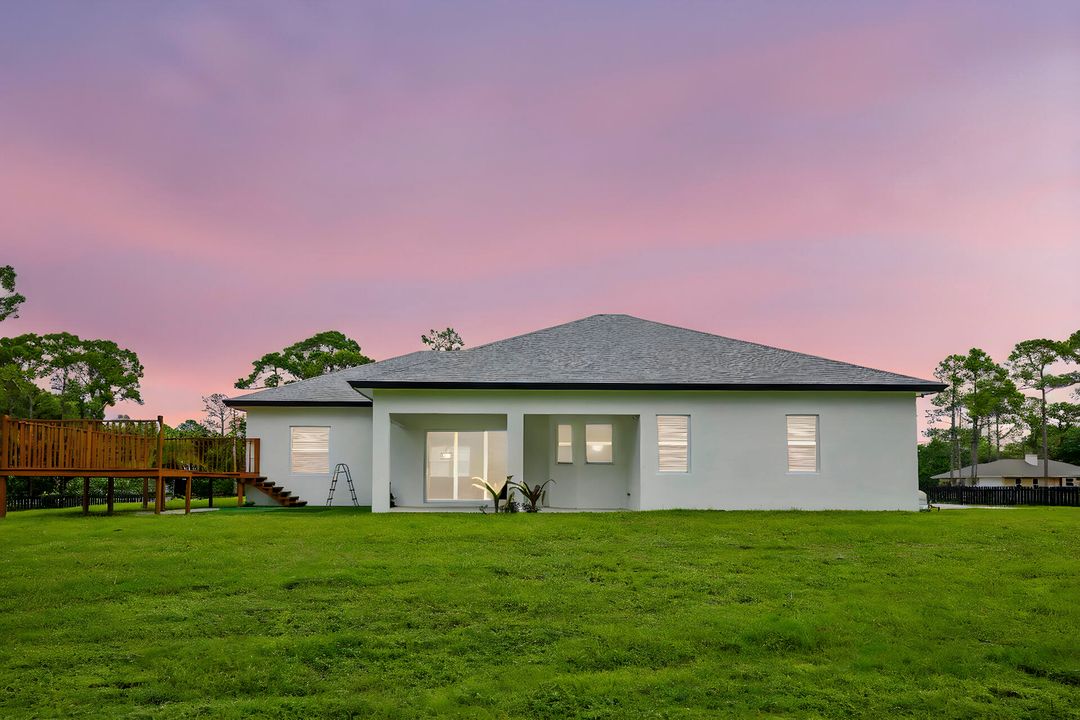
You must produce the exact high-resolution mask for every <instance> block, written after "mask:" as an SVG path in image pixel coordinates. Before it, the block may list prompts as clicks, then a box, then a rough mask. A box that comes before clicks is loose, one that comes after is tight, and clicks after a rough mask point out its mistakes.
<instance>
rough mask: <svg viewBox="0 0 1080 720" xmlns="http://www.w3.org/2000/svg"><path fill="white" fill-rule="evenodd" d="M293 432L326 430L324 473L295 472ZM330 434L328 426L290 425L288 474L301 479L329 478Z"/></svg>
mask: <svg viewBox="0 0 1080 720" xmlns="http://www.w3.org/2000/svg"><path fill="white" fill-rule="evenodd" d="M294 430H326V472H301V471H297V470H296V464H295V463H294V461H293V453H294V451H293V431H294ZM332 435H333V433H332V432H331V426H330V425H290V426H289V474H290V475H299V476H303V477H322V476H327V477H329V476H330V451H331V447H330V446H331V440H332V438H331V436H332Z"/></svg>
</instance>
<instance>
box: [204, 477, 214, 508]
mask: <svg viewBox="0 0 1080 720" xmlns="http://www.w3.org/2000/svg"><path fill="white" fill-rule="evenodd" d="M206 487H207V491H206V494H207V501H208V502H209V503H210V505H209V507H214V478H206Z"/></svg>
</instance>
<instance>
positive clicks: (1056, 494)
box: [926, 486, 1080, 507]
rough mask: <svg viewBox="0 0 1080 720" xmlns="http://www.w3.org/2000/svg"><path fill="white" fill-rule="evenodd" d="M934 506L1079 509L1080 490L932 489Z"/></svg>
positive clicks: (931, 497) (1029, 488) (930, 490)
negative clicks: (1037, 506)
mask: <svg viewBox="0 0 1080 720" xmlns="http://www.w3.org/2000/svg"><path fill="white" fill-rule="evenodd" d="M926 497H927V499H929V501H930V502H931V503H949V504H955V505H1058V506H1066V507H1080V487H952V486H943V487H936V488H930V489H929V490H927V491H926Z"/></svg>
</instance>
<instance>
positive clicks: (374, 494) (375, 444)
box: [371, 402, 390, 512]
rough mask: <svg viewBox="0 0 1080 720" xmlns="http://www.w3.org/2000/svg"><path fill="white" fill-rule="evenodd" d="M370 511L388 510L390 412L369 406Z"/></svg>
mask: <svg viewBox="0 0 1080 720" xmlns="http://www.w3.org/2000/svg"><path fill="white" fill-rule="evenodd" d="M371 512H390V412H389V411H388V409H387V407H386V405H383V404H380V403H378V402H376V403H374V404H373V406H372V408H371Z"/></svg>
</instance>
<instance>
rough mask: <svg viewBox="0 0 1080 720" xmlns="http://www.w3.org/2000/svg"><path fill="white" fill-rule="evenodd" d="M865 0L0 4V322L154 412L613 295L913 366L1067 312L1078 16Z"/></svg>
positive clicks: (816, 348)
mask: <svg viewBox="0 0 1080 720" xmlns="http://www.w3.org/2000/svg"><path fill="white" fill-rule="evenodd" d="M895 5H896V7H891V6H886V5H884V4H868V3H854V4H837V3H834V4H828V5H818V4H814V6H813V7H812V8H811V7H810V6H809V5H807V4H804V3H791V4H782V3H715V4H704V3H701V4H692V3H691V4H676V5H672V4H670V3H638V2H633V3H625V2H619V3H604V2H594V3H568V4H562V3H556V2H545V3H524V4H518V3H478V4H472V3H432V4H425V3H336V4H335V3H321V2H320V3H296V2H288V3H281V4H271V3H260V5H259V12H258V13H255V12H254V11H253V9H252V6H251V5H249V4H244V3H236V4H234V3H226V2H210V3H205V4H202V3H184V4H180V3H172V4H159V3H141V2H130V3H128V2H115V3H113V2H96V3H82V2H74V3H70V4H65V3H57V2H42V3H29V2H28V3H23V4H22V5H21V6H16V5H9V6H7V7H5V9H4V22H2V23H0V98H2V100H0V238H3V252H2V253H0V264H8V263H10V264H12V265H14V266H15V267H16V270H17V271H18V273H19V281H20V290H21V291H22V292H23V293H24V294H25V295H27V296H28V298H29V301H28V302H27V304H26V305H25V307H24V309H23V311H22V317H21V318H20V319H18V320H9V321H7V322H5V323H4V325H3V328H2V330H3V333H4V334H5V335H10V334H16V333H21V332H31V331H32V332H52V331H59V330H68V331H71V332H74V333H77V334H79V335H82V336H87V337H106V338H110V339H114V340H116V341H117V342H119V343H121V344H122V345H124V346H127V347H130V348H131V349H133V350H135V351H136V352H137V353H138V354H139V356H140V358H141V359H142V361H143V363H144V364H145V365H146V377H145V380H144V382H143V396H144V398H145V401H146V404H145V406H144V407H141V408H139V407H122V408H117V411H123V412H128V413H129V414H132V415H146V416H153V415H156V414H158V413H159V412H160V413H163V414H164V415H165V416H166V418H167V420H168V421H169V422H174V423H175V422H178V421H180V420H182V419H184V418H187V417H197V416H198V415H199V413H200V409H201V402H200V399H199V398H200V396H201V395H205V394H209V393H212V392H226V393H229V392H232V390H231V388H232V383H233V381H234V380H235V379H236V378H237V377H240V376H241V375H244V374H246V373H247V371H248V369H249V364H250V362H251V360H253V359H254V358H256V357H258V356H260V355H262V354H263V353H265V352H268V351H271V350H276V349H279V348H281V347H282V346H284V345H286V344H288V343H291V342H293V341H295V340H298V339H300V338H303V337H306V336H308V335H310V334H312V333H314V332H317V331H320V330H325V329H339V330H342V331H344V332H346V333H347V334H349V335H350V336H352V337H355V338H356V339H357V340H358V341H359V342H360V344H361V345H362V346H363V348H364V351H365V352H366V353H367V354H368V355H371V356H373V357H375V358H377V359H381V358H386V357H390V356H393V355H397V354H400V353H403V352H408V351H411V350H415V349H418V348H419V347H420V345H419V335H420V333H421V332H424V331H426V330H427V329H428V328H430V327H443V326H446V325H452V326H454V327H455V328H457V329H458V330H459V331H460V332H461V334H462V335H463V336H464V338H465V340H466V342H467V344H469V345H476V344H480V343H482V342H485V341H489V340H494V339H498V338H500V337H505V336H508V335H512V334H516V333H520V332H525V331H528V330H532V329H536V328H539V327H543V326H547V325H552V324H556V323H559V322H564V321H568V320H572V319H575V318H578V317H582V316H586V315H590V314H592V313H596V312H625V313H630V314H634V315H639V316H642V317H646V318H650V319H654V320H660V321H664V322H670V323H674V324H678V325H683V326H688V327H693V328H697V329H701V330H706V331H710V332H715V333H719V334H723V335H729V336H733V337H740V338H744V339H748V340H754V341H758V342H763V343H768V344H772V345H778V346H781V347H786V348H791V349H794V350H800V351H804V352H809V353H814V354H820V355H825V356H828V357H834V358H839V359H843V360H848V361H851V362H856V363H860V364H865V365H870V366H873V367H880V368H883V369H889V370H895V371H898V372H902V373H906V374H911V375H918V376H924V377H925V376H929V375H930V373H931V372H932V370H933V367H934V365H935V364H936V363H937V361H938V360H939V359H940V358H941V357H943V356H944V355H946V354H948V353H951V352H963V351H965V350H967V349H968V348H970V347H972V346H975V345H977V346H980V347H983V348H984V349H986V350H987V351H989V352H990V353H992V354H993V355H995V357H997V358H998V359H999V360H1000V359H1004V356H1005V355H1006V354H1007V353H1008V350H1009V348H1011V346H1012V345H1013V343H1015V342H1016V341H1017V340H1021V339H1024V338H1030V337H1039V336H1047V337H1065V336H1067V335H1068V334H1069V333H1071V332H1073V331H1075V330H1077V329H1080V300H1078V289H1077V288H1078V280H1077V279H1078V272H1080V5H1077V4H1075V3H1064V2H1063V3H1002V4H995V3H989V2H979V3H948V4H944V5H943V4H940V3H931V4H926V5H920V4H913V3H902V4H901V3H897V4H895ZM901 6H902V7H901Z"/></svg>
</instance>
